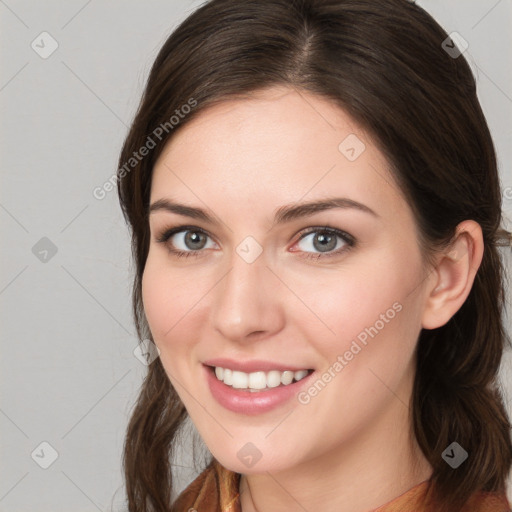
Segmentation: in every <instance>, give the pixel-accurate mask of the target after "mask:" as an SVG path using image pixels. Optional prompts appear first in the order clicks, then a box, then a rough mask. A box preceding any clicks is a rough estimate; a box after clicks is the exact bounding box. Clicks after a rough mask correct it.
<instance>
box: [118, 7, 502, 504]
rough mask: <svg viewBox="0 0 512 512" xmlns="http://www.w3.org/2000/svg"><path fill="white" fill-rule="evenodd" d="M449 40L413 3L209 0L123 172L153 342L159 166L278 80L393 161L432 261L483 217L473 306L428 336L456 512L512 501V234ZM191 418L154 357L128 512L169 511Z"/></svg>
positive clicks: (423, 389) (430, 403)
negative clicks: (149, 290)
mask: <svg viewBox="0 0 512 512" xmlns="http://www.w3.org/2000/svg"><path fill="white" fill-rule="evenodd" d="M447 38H448V34H447V33H446V32H445V31H444V30H443V29H442V28H441V27H440V26H439V25H438V23H437V22H436V21H435V20H434V19H433V18H432V17H431V16H430V15H429V14H427V13H426V12H425V11H424V10H423V9H422V8H420V7H419V6H418V5H416V4H414V3H413V2H410V1H408V0H243V1H240V0H211V1H209V2H207V3H205V4H204V5H202V6H201V7H200V8H199V9H197V10H196V11H195V12H193V13H192V14H191V15H190V16H189V17H188V18H187V19H185V21H183V22H182V23H181V24H180V25H179V26H178V27H177V28H176V29H175V30H174V31H173V32H172V34H171V35H170V37H169V38H168V39H167V41H166V42H165V44H164V45H163V47H162V48H161V50H160V52H159V53H158V56H157V57H156V60H155V62H154V64H153V66H152V69H151V71H150V74H149V77H148V81H147V84H146V88H145V91H144V94H143V97H142V100H141V103H140V106H139V108H138V111H137V113H136V116H135V118H134V120H133V122H132V125H131V127H130V130H129V133H128V135H127V137H126V140H125V142H124V145H123V147H122V151H121V154H120V158H119V170H118V174H117V183H118V193H119V199H120V203H121V207H122V210H123V214H124V216H125V218H126V220H127V222H128V223H129V226H130V228H131V234H132V252H133V258H134V261H135V278H134V283H133V314H134V318H135V324H136V328H137V332H138V335H139V336H140V339H141V340H142V339H145V338H149V339H151V333H150V330H149V327H148V324H147V321H146V318H145V315H144V310H143V305H142V300H141V280H142V274H143V271H144V266H145V262H146V258H147V254H148V249H149V233H150V229H149V223H148V203H149V193H150V187H151V177H152V168H153V165H154V163H155V161H156V159H157V157H158V156H159V154H160V153H161V151H162V148H163V147H164V145H165V143H166V142H167V141H168V140H169V139H170V138H171V137H172V135H173V133H175V132H176V131H177V130H179V129H180V128H182V127H183V126H184V125H185V124H186V123H188V122H189V121H190V120H191V119H194V118H195V117H196V116H197V115H198V114H200V112H201V111H202V110H203V109H205V108H206V107H208V106H211V105H213V104H216V103H219V102H222V101H225V100H227V99H233V98H244V97H247V96H248V95H249V94H250V93H251V92H254V91H256V90H258V89H262V88H266V87H270V86H272V85H280V84H281V85H288V86H290V87H294V88H295V89H296V90H298V91H306V92H309V93H314V94H318V95H321V96H323V97H325V98H327V99H329V100H331V101H332V103H333V105H336V106H339V107H341V108H342V109H344V110H345V111H346V112H347V113H348V114H349V115H351V116H352V117H353V118H354V119H355V120H356V121H357V122H358V123H359V124H360V125H361V126H362V127H363V128H365V129H366V130H367V132H368V133H370V134H371V135H372V138H373V140H374V142H375V143H376V144H377V145H378V147H379V149H380V150H381V151H382V152H383V153H384V155H385V156H386V157H387V159H388V161H389V162H390V164H391V166H392V170H393V173H394V175H395V176H396V178H397V181H398V183H399V184H400V187H401V189H402V191H403V192H404V194H405V195H406V197H407V198H408V200H409V204H410V206H411V208H412V209H413V211H414V214H415V217H416V221H417V225H418V228H419V232H420V235H421V242H422V245H423V249H424V252H425V254H426V255H430V254H432V251H434V250H435V249H436V248H439V247H442V246H444V244H446V243H447V242H449V241H450V240H451V239H452V237H453V235H454V231H455V227H456V226H457V224H458V223H460V222H461V221H463V220H465V219H473V220H475V221H476V222H478V223H479V224H480V226H481V227H482V230H483V237H484V244H485V249H484V255H483V261H482V263H481V266H480V268H479V270H478V272H477V275H476V278H475V282H474V284H473V287H472V289H471V292H470V294H469V296H468V298H467V300H466V301H465V303H464V304H463V306H462V307H461V308H460V309H459V311H458V312H457V313H456V314H455V315H454V316H453V317H452V318H451V319H450V321H449V322H448V323H447V324H446V325H444V326H442V327H440V328H438V329H433V330H425V329H424V330H422V332H421V334H420V337H419V340H418V344H417V351H416V356H417V371H416V377H415V383H414V390H413V397H412V407H411V423H412V425H413V428H414V433H415V436H416V438H417V440H418V442H419V445H420V447H421V449H422V451H423V453H424V455H425V457H426V458H427V460H428V461H429V462H430V464H431V466H432V467H433V474H432V478H431V482H432V485H431V486H430V491H431V498H432V504H433V505H432V510H436V512H448V511H449V512H456V511H458V510H460V509H461V507H462V506H463V505H464V503H466V502H467V500H468V498H469V497H470V495H471V494H472V493H473V492H475V491H477V490H483V491H499V492H504V488H505V479H506V477H507V475H508V473H509V471H510V468H511V464H512V445H511V438H510V429H511V425H510V422H509V418H508V417H507V413H506V410H505V408H504V405H503V400H502V397H501V394H500V391H499V386H498V382H497V375H498V370H499V367H500V361H501V358H502V352H503V350H504V347H505V344H506V343H510V339H509V338H508V337H507V335H506V332H505V329H504V325H503V305H504V278H505V276H504V270H503V263H502V260H501V258H500V254H499V248H498V246H499V245H500V240H501V238H502V237H503V236H504V235H506V236H509V234H508V232H506V231H504V230H503V229H502V228H501V222H502V213H501V191H500V183H499V176H498V171H497V162H496V155H495V149H494V146H493V141H492V139H491V135H490V133H489V129H488V126H487V123H486V119H485V117H484V114H483V112H482V110H481V106H480V104H479V101H478V98H477V93H476V85H475V80H474V77H473V74H472V72H471V69H470V67H469V65H468V63H467V61H466V60H465V58H464V56H463V55H457V53H454V51H453V49H456V46H454V45H453V43H452V42H450V40H449V39H447ZM443 42H444V43H443ZM450 49H452V50H451V51H448V50H450ZM455 52H456V50H455ZM150 141H151V142H150ZM143 147H146V148H147V151H145V152H143V151H141V148H143ZM138 153H140V155H139V154H138ZM142 153H145V156H143V157H142V156H141V155H142ZM135 154H137V157H135V156H134V155H135ZM187 417H188V416H187V412H186V410H185V408H184V406H183V404H182V402H181V401H180V399H179V396H178V395H177V393H176V391H175V390H174V389H173V387H172V385H171V384H170V381H169V379H168V377H167V375H166V373H165V371H164V369H163V367H162V364H161V361H160V359H159V358H157V359H156V360H155V361H154V362H153V363H152V364H151V365H149V366H148V373H147V376H146V378H145V380H144V383H143V385H142V388H141V391H140V395H139V397H138V400H137V403H136V404H135V407H134V410H133V413H132V416H131V419H130V422H129V425H128V429H127V433H126V439H125V446H124V455H123V464H124V471H125V480H126V488H127V497H128V507H129V511H130V512H149V511H158V512H162V511H170V510H172V507H171V497H172V489H173V478H172V477H173V475H172V471H171V464H170V457H172V455H173V453H174V450H175V448H176V446H177V444H178V442H179V441H180V438H179V436H178V434H179V431H180V428H181V427H182V425H183V423H184V420H185V419H186V418H187ZM453 441H456V442H457V443H459V444H460V445H461V446H462V447H463V448H464V449H465V450H466V451H467V452H468V454H469V460H468V461H467V462H466V463H464V464H462V465H461V466H460V467H459V468H458V469H457V470H454V469H452V468H451V467H450V466H449V465H448V464H447V463H446V462H445V461H444V460H443V458H442V456H441V455H442V453H443V451H444V450H445V449H446V448H447V447H448V446H449V445H450V444H451V443H452V442H453Z"/></svg>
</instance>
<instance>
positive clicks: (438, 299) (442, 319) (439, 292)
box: [422, 220, 484, 329]
mask: <svg viewBox="0 0 512 512" xmlns="http://www.w3.org/2000/svg"><path fill="white" fill-rule="evenodd" d="M483 251H484V242H483V236H482V228H481V227H480V225H479V224H478V223H477V222H475V221H472V220H466V221H463V222H461V223H460V224H459V225H458V226H457V229H456V233H455V237H454V241H453V242H452V244H451V245H450V246H449V247H448V248H447V249H446V250H445V251H444V252H443V253H442V254H440V256H439V258H438V262H437V264H436V267H435V268H434V269H433V270H432V275H431V279H427V281H426V282H427V283H428V284H427V286H428V288H427V289H426V292H427V296H426V302H425V308H424V311H423V317H422V327H423V328H424V329H436V328H437V327H441V326H443V325H444V324H446V323H447V322H448V321H449V320H450V318H452V316H453V315H455V313H456V312H457V311H458V310H459V309H460V307H461V306H462V305H463V304H464V302H465V300H466V299H467V297H468V295H469V292H470V291H471V288H472V286H473V282H474V280H475V276H476V272H477V271H478V268H479V267H480V264H481V262H482V257H483Z"/></svg>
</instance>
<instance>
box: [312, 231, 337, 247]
mask: <svg viewBox="0 0 512 512" xmlns="http://www.w3.org/2000/svg"><path fill="white" fill-rule="evenodd" d="M317 240H318V241H319V245H318V246H317V243H316V241H317ZM333 240H334V245H333V244H332V241H333ZM329 241H330V242H331V244H330V245H329ZM314 246H315V249H317V250H329V249H334V247H335V246H336V239H335V237H334V236H332V235H326V234H323V235H318V236H317V237H316V238H315V243H314Z"/></svg>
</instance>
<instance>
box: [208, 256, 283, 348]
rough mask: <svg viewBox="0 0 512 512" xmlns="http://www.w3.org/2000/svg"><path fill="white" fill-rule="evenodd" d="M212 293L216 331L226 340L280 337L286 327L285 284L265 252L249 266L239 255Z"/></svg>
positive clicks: (232, 260)
mask: <svg viewBox="0 0 512 512" xmlns="http://www.w3.org/2000/svg"><path fill="white" fill-rule="evenodd" d="M230 263H231V267H230V269H229V271H228V272H227V274H225V276H224V278H223V279H222V280H221V282H220V283H219V284H218V286H216V287H215V289H214V290H212V293H213V295H212V298H213V304H212V321H213V326H214V329H215V330H216V331H217V332H218V333H220V335H221V336H222V337H223V338H225V339H230V340H232V341H236V342H239V343H243V342H250V341H253V340H255V339H261V338H265V337H269V336H273V335H275V334H277V333H278V332H279V331H280V330H281V329H282V328H283V325H284V316H285V314H284V304H283V300H282V299H283V297H282V284H281V283H280V280H279V279H278V278H277V277H276V275H275V274H274V272H273V271H272V270H271V269H270V268H269V267H268V266H267V262H266V260H265V258H264V253H262V254H260V256H259V257H258V258H257V259H256V260H255V261H253V262H252V263H249V262H247V261H245V260H244V259H243V258H242V257H241V256H239V254H238V253H236V252H234V253H233V257H232V258H231V262H230Z"/></svg>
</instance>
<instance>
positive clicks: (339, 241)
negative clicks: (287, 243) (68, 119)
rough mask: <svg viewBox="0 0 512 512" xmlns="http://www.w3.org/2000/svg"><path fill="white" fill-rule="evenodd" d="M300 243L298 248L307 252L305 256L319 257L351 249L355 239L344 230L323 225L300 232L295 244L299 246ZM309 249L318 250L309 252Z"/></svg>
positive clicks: (328, 256) (330, 255)
mask: <svg viewBox="0 0 512 512" xmlns="http://www.w3.org/2000/svg"><path fill="white" fill-rule="evenodd" d="M301 243H302V247H300V250H301V251H303V252H306V253H309V254H307V255H306V256H304V257H305V258H313V259H319V258H325V257H327V258H330V257H332V256H337V255H339V254H340V253H342V252H345V251H347V250H349V249H351V248H352V247H354V246H355V239H354V237H353V236H351V235H349V234H348V233H345V231H341V230H340V229H336V228H329V227H327V226H323V227H313V228H308V230H307V231H306V232H302V234H301V237H300V239H299V241H298V242H297V244H296V245H299V246H300V244H301ZM311 250H316V251H319V252H317V253H311V252H310V251H311Z"/></svg>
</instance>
